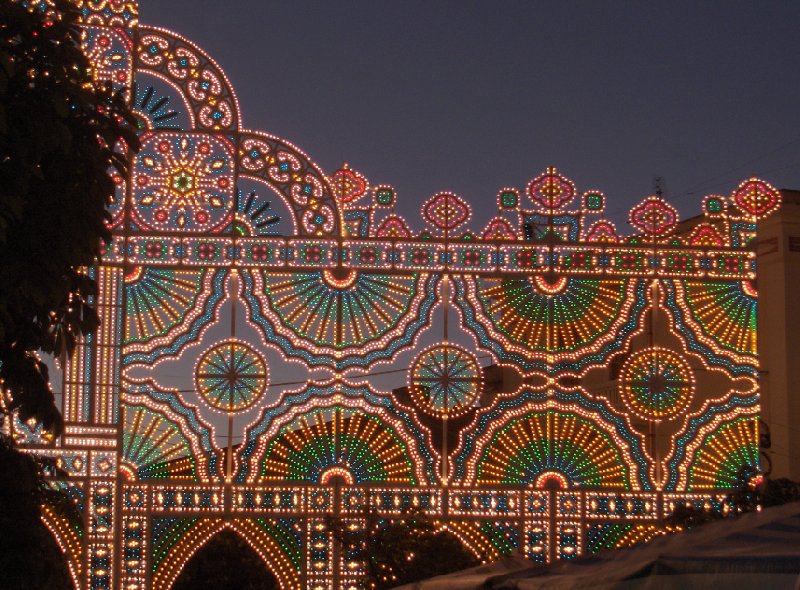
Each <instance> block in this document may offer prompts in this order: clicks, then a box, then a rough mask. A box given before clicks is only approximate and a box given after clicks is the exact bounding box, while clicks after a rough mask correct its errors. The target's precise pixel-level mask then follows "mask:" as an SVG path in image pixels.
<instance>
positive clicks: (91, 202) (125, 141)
mask: <svg viewBox="0 0 800 590" xmlns="http://www.w3.org/2000/svg"><path fill="white" fill-rule="evenodd" d="M79 17H80V13H79V11H78V8H77V5H76V3H73V2H69V1H68V0H56V1H55V6H54V7H53V8H52V9H51V8H48V11H47V12H42V11H40V10H37V9H32V8H31V9H29V8H27V7H26V6H24V5H23V3H22V2H20V1H12V0H3V1H2V2H0V393H2V399H0V423H2V421H3V420H4V419H7V418H8V417H9V416H10V415H11V414H12V413H13V412H17V413H18V415H19V417H20V419H22V420H23V421H29V420H33V421H35V422H37V423H38V424H40V425H41V426H43V427H44V428H45V429H46V430H47V431H49V432H50V433H51V434H54V435H56V434H59V433H60V431H61V430H62V422H63V421H62V417H61V415H60V413H59V411H58V409H57V408H56V406H55V403H54V396H53V393H52V390H51V388H50V383H49V376H48V372H47V367H46V365H45V364H44V363H43V362H42V361H41V360H40V359H39V357H38V356H37V353H38V351H42V352H44V353H46V354H52V355H56V356H60V355H61V354H64V353H67V354H69V353H71V352H72V350H73V349H74V347H75V344H76V339H77V338H78V337H80V336H81V335H84V334H86V333H88V332H91V331H92V330H94V329H95V328H96V327H97V325H98V317H97V313H96V312H95V311H94V310H93V309H92V308H91V306H90V303H91V297H92V296H93V295H94V294H95V283H94V281H93V280H92V279H91V277H90V276H89V275H88V274H87V271H86V270H85V268H86V267H88V266H90V265H92V264H93V263H95V262H96V260H97V258H98V255H99V254H100V248H101V245H102V242H103V241H108V240H109V239H110V237H111V236H110V233H109V230H108V228H107V225H106V223H107V220H108V213H107V212H106V207H107V205H108V204H109V203H110V200H111V198H112V196H113V194H114V182H113V180H112V176H111V174H110V170H112V169H114V168H116V169H117V170H118V171H120V172H122V173H124V172H125V171H126V161H127V160H126V153H125V152H126V151H127V150H129V149H136V148H137V147H138V140H137V139H136V135H135V119H134V117H133V114H132V113H131V111H130V109H129V107H128V106H127V105H126V102H125V100H124V97H123V96H122V95H120V94H115V93H113V92H112V90H111V88H110V87H106V86H104V85H102V84H99V83H96V82H95V80H94V79H93V77H92V72H91V71H90V67H89V62H88V60H87V58H86V56H85V55H84V54H83V52H82V50H81V30H80V28H79ZM46 475H47V476H48V477H50V478H60V477H62V476H63V475H64V474H62V473H58V472H57V471H55V468H54V465H53V464H52V463H48V462H47V461H46V460H43V459H36V458H34V457H32V456H30V455H26V454H23V453H21V452H19V451H18V450H17V449H15V448H14V446H13V441H12V440H11V439H10V438H8V437H5V436H3V435H0V588H3V589H4V590H5V589H7V590H16V589H22V588H25V589H39V588H48V589H55V590H58V589H60V588H71V587H72V583H71V581H70V579H69V574H68V572H67V568H66V564H65V562H64V557H63V555H62V554H61V551H60V550H59V547H58V545H57V544H56V542H55V540H54V539H53V537H52V535H51V534H50V532H49V531H48V530H47V529H46V527H45V526H44V524H43V523H42V520H41V518H40V516H41V506H42V504H48V506H49V507H50V509H51V510H53V511H55V512H56V513H57V514H58V515H59V517H63V518H67V519H71V520H76V521H77V522H75V523H73V524H74V526H76V527H79V526H80V524H79V520H80V517H79V515H77V511H76V508H75V505H74V504H73V503H72V501H71V500H70V499H69V497H68V496H67V495H66V494H64V493H63V492H60V491H59V490H58V488H56V487H53V486H51V485H50V484H49V483H48V480H47V478H46Z"/></svg>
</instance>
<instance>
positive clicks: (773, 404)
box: [758, 191, 800, 480]
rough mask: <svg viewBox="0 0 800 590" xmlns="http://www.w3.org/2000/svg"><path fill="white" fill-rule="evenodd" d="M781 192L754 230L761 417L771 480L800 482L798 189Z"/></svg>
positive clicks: (799, 216) (799, 249)
mask: <svg viewBox="0 0 800 590" xmlns="http://www.w3.org/2000/svg"><path fill="white" fill-rule="evenodd" d="M783 193H784V203H783V206H782V208H781V210H780V211H779V212H778V213H777V214H776V215H773V216H772V217H769V218H768V219H766V220H764V221H763V222H761V223H759V226H758V292H759V306H758V349H759V356H760V364H761V394H762V417H763V420H764V422H766V424H767V425H768V426H769V430H770V435H771V440H772V447H771V448H770V449H769V450H768V451H767V452H768V454H769V456H770V458H771V459H772V476H773V477H788V478H790V479H793V480H800V191H783ZM790 238H794V240H791V239H790Z"/></svg>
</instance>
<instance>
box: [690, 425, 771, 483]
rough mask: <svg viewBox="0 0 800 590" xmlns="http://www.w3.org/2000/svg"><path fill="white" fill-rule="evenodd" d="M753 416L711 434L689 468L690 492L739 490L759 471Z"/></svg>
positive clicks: (756, 433) (723, 426)
mask: <svg viewBox="0 0 800 590" xmlns="http://www.w3.org/2000/svg"><path fill="white" fill-rule="evenodd" d="M757 430H758V429H757V425H756V420H755V418H753V417H752V416H742V417H741V418H737V419H736V420H734V421H732V422H728V423H727V424H723V425H722V426H720V427H719V428H717V429H716V430H715V431H714V432H712V433H710V434H708V435H707V436H706V437H705V440H703V443H702V444H701V445H700V447H699V448H698V450H697V452H696V453H695V457H694V461H693V462H692V465H691V467H689V478H688V486H687V487H688V489H689V491H694V490H711V489H719V488H736V487H739V486H741V484H742V483H743V482H742V479H743V478H749V477H750V476H752V475H753V474H754V473H756V472H757V470H758V432H757Z"/></svg>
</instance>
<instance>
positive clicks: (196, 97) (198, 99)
mask: <svg viewBox="0 0 800 590" xmlns="http://www.w3.org/2000/svg"><path fill="white" fill-rule="evenodd" d="M136 52H137V58H138V63H139V68H140V69H141V70H143V71H146V72H148V73H153V74H154V75H157V76H159V77H161V78H163V79H164V80H166V81H168V82H169V83H171V84H172V85H173V86H175V87H177V88H179V89H180V90H181V94H182V95H183V96H184V101H185V102H186V104H187V105H189V107H190V110H191V112H192V113H193V119H194V121H195V126H196V128H197V129H201V130H206V131H233V130H236V129H238V128H239V125H240V118H239V103H238V101H237V99H236V94H235V93H234V92H233V88H232V87H231V84H230V82H229V81H228V79H227V77H226V76H225V74H224V73H223V71H222V68H220V67H219V65H218V64H217V63H216V62H215V61H214V60H213V59H211V57H209V56H208V54H206V53H205V52H204V51H203V50H202V49H200V48H199V47H198V46H197V45H195V44H194V43H192V42H191V41H188V40H187V39H185V38H183V37H181V36H180V35H178V34H176V33H174V32H172V31H168V30H166V29H162V28H158V27H144V26H140V27H139V44H138V47H137V48H136Z"/></svg>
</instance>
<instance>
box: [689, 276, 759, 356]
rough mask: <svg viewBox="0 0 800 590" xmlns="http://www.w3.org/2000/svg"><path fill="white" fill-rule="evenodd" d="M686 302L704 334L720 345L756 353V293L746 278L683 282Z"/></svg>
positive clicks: (737, 351)
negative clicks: (735, 280) (734, 280)
mask: <svg viewBox="0 0 800 590" xmlns="http://www.w3.org/2000/svg"><path fill="white" fill-rule="evenodd" d="M685 292H686V303H687V305H688V309H689V313H690V314H691V317H692V318H693V319H694V320H695V321H696V322H697V323H698V324H699V325H700V329H701V330H702V332H703V334H705V335H706V336H708V337H710V338H712V339H713V340H714V342H715V343H716V344H717V345H718V346H719V347H720V348H723V349H727V350H730V351H733V352H736V353H739V354H751V355H754V354H756V307H757V303H758V296H757V294H756V292H755V289H754V288H753V287H752V286H751V285H750V283H747V282H729V283H714V282H708V281H706V282H702V283H700V282H692V281H686V283H685Z"/></svg>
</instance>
